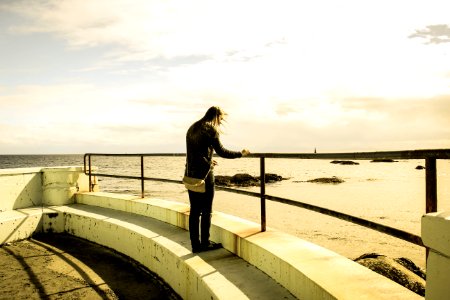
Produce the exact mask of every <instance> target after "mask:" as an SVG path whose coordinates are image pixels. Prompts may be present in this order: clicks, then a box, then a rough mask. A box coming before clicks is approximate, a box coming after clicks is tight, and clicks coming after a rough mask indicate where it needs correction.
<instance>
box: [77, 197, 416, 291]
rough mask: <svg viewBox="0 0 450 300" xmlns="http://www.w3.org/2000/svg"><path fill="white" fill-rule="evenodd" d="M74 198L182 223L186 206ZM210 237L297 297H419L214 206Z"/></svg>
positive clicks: (185, 220)
mask: <svg viewBox="0 0 450 300" xmlns="http://www.w3.org/2000/svg"><path fill="white" fill-rule="evenodd" d="M76 202H77V203H82V204H86V205H89V206H99V207H107V208H111V209H116V210H120V211H126V212H130V213H133V214H137V215H143V216H146V217H151V218H154V219H158V220H161V221H163V222H167V223H169V224H172V225H175V226H178V227H182V228H187V224H188V212H189V206H188V205H186V204H182V203H177V202H171V201H166V200H162V199H155V198H146V199H138V198H135V199H132V197H123V196H122V195H117V194H107V193H80V194H77V195H76ZM211 239H212V240H213V241H215V242H220V243H222V244H223V246H224V248H226V249H227V250H229V251H230V252H232V253H234V254H236V255H238V256H240V257H241V258H243V259H244V260H246V261H248V262H249V263H250V264H252V265H254V266H256V267H257V268H258V269H260V270H262V271H264V272H265V273H266V274H268V275H269V276H270V277H272V278H273V279H275V280H276V281H277V282H279V283H280V284H281V285H283V286H284V287H285V288H287V289H288V290H289V291H290V292H291V293H292V294H293V295H295V296H296V297H298V298H300V299H422V297H420V296H419V295H417V294H415V293H413V292H411V291H409V290H407V289H406V288H404V287H402V286H400V285H398V284H397V283H395V282H393V281H391V280H389V279H387V278H385V277H383V276H381V275H379V274H377V273H374V272H372V271H370V270H369V269H367V268H365V267H363V266H361V265H359V264H357V263H355V262H353V261H351V260H349V259H347V258H345V257H343V256H340V255H338V254H336V253H334V252H332V251H330V250H327V249H325V248H322V247H320V246H318V245H315V244H312V243H309V242H307V241H304V240H301V239H298V238H296V237H294V236H291V235H288V234H285V233H282V232H278V231H275V230H271V229H268V230H267V231H266V232H260V226H259V224H256V223H253V222H250V221H246V220H243V219H240V218H237V217H234V216H229V215H226V214H223V213H218V212H215V213H214V214H213V217H212V228H211Z"/></svg>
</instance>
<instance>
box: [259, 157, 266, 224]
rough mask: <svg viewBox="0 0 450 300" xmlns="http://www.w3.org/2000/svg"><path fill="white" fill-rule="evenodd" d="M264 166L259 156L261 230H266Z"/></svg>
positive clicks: (262, 159) (262, 158)
mask: <svg viewBox="0 0 450 300" xmlns="http://www.w3.org/2000/svg"><path fill="white" fill-rule="evenodd" d="M265 169H266V166H265V161H264V156H262V157H260V177H259V178H260V185H261V231H262V232H264V231H266V170H265Z"/></svg>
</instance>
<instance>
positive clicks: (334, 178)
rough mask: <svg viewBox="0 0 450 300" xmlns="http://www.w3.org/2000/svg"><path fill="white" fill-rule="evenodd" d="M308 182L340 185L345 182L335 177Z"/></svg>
mask: <svg viewBox="0 0 450 300" xmlns="http://www.w3.org/2000/svg"><path fill="white" fill-rule="evenodd" d="M306 182H312V183H330V184H339V183H343V182H345V181H344V180H343V179H341V178H339V177H336V176H333V177H322V178H315V179H311V180H307V181H306Z"/></svg>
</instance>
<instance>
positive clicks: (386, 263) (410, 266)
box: [355, 253, 426, 296]
mask: <svg viewBox="0 0 450 300" xmlns="http://www.w3.org/2000/svg"><path fill="white" fill-rule="evenodd" d="M355 261H356V262H357V263H359V264H361V265H363V266H365V267H367V268H369V269H371V270H372V271H374V272H377V273H378V274H381V275H383V276H385V277H387V278H389V279H391V280H393V281H395V282H397V283H398V284H400V285H402V286H404V287H406V288H408V289H409V290H411V291H413V292H415V293H416V294H419V295H421V296H425V285H426V283H425V272H424V271H423V270H421V269H420V268H419V267H418V266H416V265H415V264H414V263H413V262H412V261H411V260H409V259H407V258H397V259H392V258H389V257H386V256H384V255H380V254H376V253H369V254H364V255H362V256H360V257H358V258H357V259H355Z"/></svg>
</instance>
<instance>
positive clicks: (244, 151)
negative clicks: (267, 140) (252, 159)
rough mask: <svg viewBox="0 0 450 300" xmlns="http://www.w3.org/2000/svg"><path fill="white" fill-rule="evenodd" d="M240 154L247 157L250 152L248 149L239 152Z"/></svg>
mask: <svg viewBox="0 0 450 300" xmlns="http://www.w3.org/2000/svg"><path fill="white" fill-rule="evenodd" d="M241 153H242V156H247V155H249V154H250V150H248V149H243V150H242V151H241Z"/></svg>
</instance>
